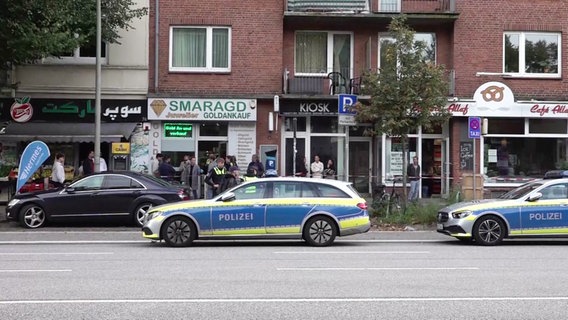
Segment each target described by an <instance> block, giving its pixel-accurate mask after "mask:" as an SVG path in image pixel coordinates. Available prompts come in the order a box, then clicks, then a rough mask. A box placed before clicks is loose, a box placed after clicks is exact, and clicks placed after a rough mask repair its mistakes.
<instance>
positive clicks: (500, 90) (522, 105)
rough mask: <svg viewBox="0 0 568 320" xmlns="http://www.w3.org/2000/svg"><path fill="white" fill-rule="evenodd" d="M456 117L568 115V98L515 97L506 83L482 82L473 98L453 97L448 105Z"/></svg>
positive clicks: (558, 116)
mask: <svg viewBox="0 0 568 320" xmlns="http://www.w3.org/2000/svg"><path fill="white" fill-rule="evenodd" d="M446 108H447V109H448V111H450V112H451V113H452V115H453V116H454V117H507V118H510V117H515V118H557V119H558V118H568V102H551V101H536V100H531V101H515V96H514V95H513V91H512V90H511V89H510V88H509V87H508V86H507V85H505V84H504V83H501V82H497V81H492V82H486V83H484V84H482V85H481V86H479V88H477V90H476V91H475V94H474V95H473V100H470V101H464V100H460V101H452V102H449V103H448V105H447V106H446Z"/></svg>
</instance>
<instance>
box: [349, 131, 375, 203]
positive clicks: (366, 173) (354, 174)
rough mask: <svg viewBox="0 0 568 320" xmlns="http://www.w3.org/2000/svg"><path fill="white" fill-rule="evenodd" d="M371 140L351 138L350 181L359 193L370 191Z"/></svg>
mask: <svg viewBox="0 0 568 320" xmlns="http://www.w3.org/2000/svg"><path fill="white" fill-rule="evenodd" d="M371 161H372V159H371V141H370V140H369V139H366V140H365V141H357V140H355V139H354V138H351V140H349V181H350V182H352V183H353V187H354V188H355V190H357V191H358V192H359V193H370V188H371V176H372V174H371V171H372V167H371Z"/></svg>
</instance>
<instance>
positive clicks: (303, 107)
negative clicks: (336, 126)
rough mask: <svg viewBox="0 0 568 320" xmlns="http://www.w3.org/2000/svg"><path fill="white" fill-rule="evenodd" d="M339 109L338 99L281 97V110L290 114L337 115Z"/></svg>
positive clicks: (285, 113)
mask: <svg viewBox="0 0 568 320" xmlns="http://www.w3.org/2000/svg"><path fill="white" fill-rule="evenodd" d="M338 109H339V104H338V99H333V100H315V99H314V100H310V99H306V100H302V99H300V100H299V99H280V112H281V113H282V114H284V115H289V116H293V115H296V116H333V115H335V116H336V115H338V114H339V113H338Z"/></svg>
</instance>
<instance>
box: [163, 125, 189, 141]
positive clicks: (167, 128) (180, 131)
mask: <svg viewBox="0 0 568 320" xmlns="http://www.w3.org/2000/svg"><path fill="white" fill-rule="evenodd" d="M164 137H166V138H191V137H193V124H191V123H164Z"/></svg>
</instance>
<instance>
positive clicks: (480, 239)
mask: <svg viewBox="0 0 568 320" xmlns="http://www.w3.org/2000/svg"><path fill="white" fill-rule="evenodd" d="M437 231H438V232H440V233H444V234H446V235H449V236H452V237H455V238H457V239H459V240H463V241H471V242H475V243H477V244H480V245H485V246H492V245H497V244H500V243H501V242H502V241H503V239H504V238H515V237H561V236H568V171H564V170H555V171H549V172H547V173H546V174H545V176H544V178H543V179H537V180H533V181H530V182H527V183H525V184H523V185H521V186H519V187H518V188H516V189H513V190H511V191H509V192H507V193H505V194H503V195H502V196H500V197H499V198H497V199H485V200H476V201H467V202H460V203H456V204H453V205H450V206H448V207H445V208H443V209H441V210H439V212H438V216H437Z"/></svg>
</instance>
